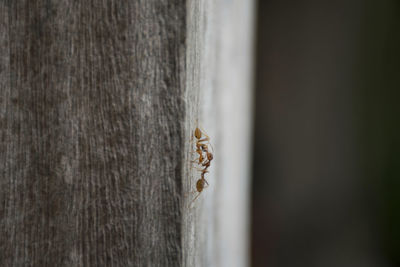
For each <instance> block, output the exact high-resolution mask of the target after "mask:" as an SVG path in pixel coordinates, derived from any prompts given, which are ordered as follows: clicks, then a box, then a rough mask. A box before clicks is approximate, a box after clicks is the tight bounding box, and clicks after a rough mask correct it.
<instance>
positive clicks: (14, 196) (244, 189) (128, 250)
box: [0, 0, 252, 267]
mask: <svg viewBox="0 0 400 267" xmlns="http://www.w3.org/2000/svg"><path fill="white" fill-rule="evenodd" d="M251 22H252V1H242V0H229V1H222V0H221V1H211V0H204V1H197V0H145V1H144V0H143V1H117V0H107V1H106V0H103V1H97V0H96V1H94V0H92V1H67V0H60V1H58V0H38V1H28V0H25V1H22V0H15V1H0V146H1V147H0V149H1V150H0V164H1V166H0V171H1V177H0V182H1V188H0V237H1V238H0V266H230V267H232V266H245V265H246V264H247V263H248V262H247V223H248V220H247V218H248V216H247V215H248V214H247V212H248V208H247V203H248V201H247V197H248V181H249V179H248V177H249V174H248V165H249V164H248V162H249V149H248V148H249V139H250V138H249V135H250V122H249V121H250V120H249V118H250V114H251V108H250V106H251V90H249V89H250V86H251V82H250V81H251V60H250V59H251V51H252V49H251V44H252V34H251V33H252V30H251V28H252V23H251ZM197 125H200V126H204V128H205V129H206V130H207V131H208V133H209V134H210V136H211V137H212V143H213V146H214V148H215V160H214V161H213V165H212V166H211V168H210V174H209V175H208V176H207V178H208V179H209V182H210V187H209V188H207V190H206V191H205V192H204V193H203V194H202V196H201V197H200V198H199V199H198V200H197V201H196V202H195V203H194V206H193V208H189V207H188V204H189V203H190V202H191V200H192V199H193V197H194V196H195V195H193V194H190V193H189V192H190V191H191V190H192V189H193V185H194V183H195V182H196V180H197V179H198V178H199V177H198V176H199V173H198V172H197V171H196V170H195V169H194V168H192V167H191V166H190V157H191V154H190V153H191V150H192V148H191V145H190V142H189V140H190V136H191V134H192V133H193V130H194V128H195V127H196V126H197Z"/></svg>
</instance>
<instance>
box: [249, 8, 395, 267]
mask: <svg viewBox="0 0 400 267" xmlns="http://www.w3.org/2000/svg"><path fill="white" fill-rule="evenodd" d="M256 36H257V42H256V43H257V49H256V70H257V72H256V73H257V74H256V96H255V107H256V108H255V113H256V116H255V123H254V125H255V128H254V149H253V151H254V155H253V159H254V164H253V184H252V190H253V194H252V196H253V198H252V243H251V244H252V249H251V260H252V266H268V267H289V266H290V267H303V266H304V267H313V266H316V267H330V266H332V267H339V266H340V267H347V266H349V267H350V266H351V267H358V266H360V267H361V266H362V267H369V266H371V267H375V266H379V267H381V266H400V98H399V96H400V94H399V93H398V92H399V90H400V1H395V0H379V1H376V0H375V1H373V0H366V1H361V0H336V1H326V0H322V1H321V0H296V1H289V0H259V1H258V8H257V34H256Z"/></svg>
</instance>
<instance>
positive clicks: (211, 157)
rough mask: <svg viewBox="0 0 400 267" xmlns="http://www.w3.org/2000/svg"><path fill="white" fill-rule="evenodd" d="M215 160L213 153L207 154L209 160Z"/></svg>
mask: <svg viewBox="0 0 400 267" xmlns="http://www.w3.org/2000/svg"><path fill="white" fill-rule="evenodd" d="M213 158H214V156H213V154H212V153H211V152H209V153H207V159H208V160H212V159H213Z"/></svg>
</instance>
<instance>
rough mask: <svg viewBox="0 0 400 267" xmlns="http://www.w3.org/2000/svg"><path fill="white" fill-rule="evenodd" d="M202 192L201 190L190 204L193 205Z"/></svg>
mask: <svg viewBox="0 0 400 267" xmlns="http://www.w3.org/2000/svg"><path fill="white" fill-rule="evenodd" d="M200 194H201V192H199V193H198V194H197V196H196V197H195V198H194V199H193V200H192V201H190V203H189V206H191V205H192V204H193V203H194V202H195V201H196V199H197V198H198V197H199V196H200Z"/></svg>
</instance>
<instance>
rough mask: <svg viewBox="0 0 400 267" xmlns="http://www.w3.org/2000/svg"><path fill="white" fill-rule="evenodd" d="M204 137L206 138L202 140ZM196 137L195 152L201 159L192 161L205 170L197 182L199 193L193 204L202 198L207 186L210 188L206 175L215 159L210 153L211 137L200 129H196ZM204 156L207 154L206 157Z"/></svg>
mask: <svg viewBox="0 0 400 267" xmlns="http://www.w3.org/2000/svg"><path fill="white" fill-rule="evenodd" d="M203 135H204V136H205V137H204V138H203V139H202V137H203ZM194 137H195V138H196V139H197V140H196V151H195V152H196V153H197V154H199V159H198V160H195V161H192V162H195V163H197V164H198V165H201V166H202V167H204V169H200V170H199V171H200V172H201V178H200V179H198V180H197V182H196V190H197V192H198V195H197V196H196V197H195V198H194V199H193V200H192V202H194V201H195V200H196V199H197V198H198V197H199V196H200V194H201V192H202V191H203V189H204V188H205V187H206V184H207V186H208V182H207V180H206V179H205V177H204V176H205V174H206V173H208V170H207V169H208V168H209V167H210V165H211V161H212V160H213V158H214V156H213V154H212V153H211V152H209V151H208V145H210V146H211V144H210V137H209V136H208V135H207V134H205V133H204V132H202V131H201V130H200V129H199V128H198V127H196V129H195V131H194ZM205 142H207V143H205ZM211 147H212V146H211ZM203 154H205V156H204V155H203ZM192 202H191V203H192Z"/></svg>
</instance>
